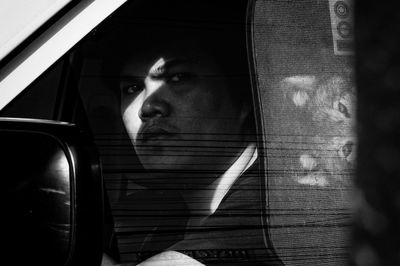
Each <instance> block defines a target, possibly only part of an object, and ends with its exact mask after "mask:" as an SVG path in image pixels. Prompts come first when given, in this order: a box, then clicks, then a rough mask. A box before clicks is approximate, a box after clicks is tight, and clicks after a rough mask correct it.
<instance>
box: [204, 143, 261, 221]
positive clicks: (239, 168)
mask: <svg viewBox="0 0 400 266" xmlns="http://www.w3.org/2000/svg"><path fill="white" fill-rule="evenodd" d="M257 157H258V153H257V148H256V145H255V144H254V143H250V144H249V145H248V146H247V147H246V149H245V150H244V151H243V152H242V154H241V155H240V156H239V158H238V159H237V160H236V161H235V162H234V163H233V164H232V165H231V167H229V168H228V170H226V172H225V173H224V174H223V175H222V176H220V177H219V178H218V179H217V180H215V181H214V182H213V183H212V184H211V185H210V187H209V188H210V189H211V190H212V191H213V194H212V197H211V201H210V207H209V208H210V209H209V211H210V215H212V214H214V212H215V211H216V210H217V209H218V207H219V205H220V204H221V202H222V200H223V198H224V197H225V195H226V194H227V193H228V191H229V189H230V188H231V187H232V185H233V184H234V183H235V181H236V180H237V179H238V178H239V177H240V176H241V175H242V174H243V173H244V172H245V171H246V170H247V169H248V168H249V167H250V166H251V165H252V164H253V163H254V161H255V160H256V159H257Z"/></svg>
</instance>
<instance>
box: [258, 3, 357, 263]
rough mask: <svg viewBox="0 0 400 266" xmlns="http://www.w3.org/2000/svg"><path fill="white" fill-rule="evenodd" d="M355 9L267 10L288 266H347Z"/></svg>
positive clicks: (271, 175)
mask: <svg viewBox="0 0 400 266" xmlns="http://www.w3.org/2000/svg"><path fill="white" fill-rule="evenodd" d="M351 11H352V5H351V1H335V0H330V1H311V0H307V1H301V2H296V1H273V0H271V1H257V3H256V8H255V21H254V39H255V54H256V65H257V71H258V74H259V76H258V81H259V84H260V92H261V98H262V108H263V110H264V122H265V124H266V125H267V127H266V128H265V140H266V142H265V144H266V154H267V158H266V165H267V167H268V168H267V173H266V174H267V183H268V188H269V192H268V200H269V202H268V204H269V216H270V217H269V224H270V226H271V227H270V237H271V240H272V242H273V244H274V247H275V249H276V251H277V253H278V255H279V256H281V257H282V258H283V261H284V263H285V264H287V265H308V264H316V265H322V264H323V265H342V264H345V261H346V259H347V253H348V250H349V245H350V243H349V233H350V224H351V207H352V206H351V204H352V191H353V179H352V178H353V173H354V166H355V165H354V163H355V154H356V139H355V107H356V106H355V104H356V101H355V100H356V99H355V95H354V93H355V88H354V77H353V76H354V71H353V64H352V63H353V62H352V60H353V55H352V41H353V39H352V30H351V29H352V14H351Z"/></svg>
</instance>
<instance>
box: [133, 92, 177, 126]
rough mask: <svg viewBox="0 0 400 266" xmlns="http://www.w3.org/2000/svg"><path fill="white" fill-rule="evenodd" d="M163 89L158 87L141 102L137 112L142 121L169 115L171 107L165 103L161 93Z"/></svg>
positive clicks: (164, 97) (165, 100) (163, 95)
mask: <svg viewBox="0 0 400 266" xmlns="http://www.w3.org/2000/svg"><path fill="white" fill-rule="evenodd" d="M165 89H166V88H164V86H160V87H159V88H157V90H156V91H153V92H152V93H151V94H150V95H148V96H147V97H146V99H145V100H144V101H143V104H142V107H141V108H140V110H139V117H140V119H142V121H146V120H149V119H152V118H155V117H165V116H168V115H169V114H170V111H171V107H170V105H169V103H168V102H167V99H166V95H165V93H163V91H164V90H165Z"/></svg>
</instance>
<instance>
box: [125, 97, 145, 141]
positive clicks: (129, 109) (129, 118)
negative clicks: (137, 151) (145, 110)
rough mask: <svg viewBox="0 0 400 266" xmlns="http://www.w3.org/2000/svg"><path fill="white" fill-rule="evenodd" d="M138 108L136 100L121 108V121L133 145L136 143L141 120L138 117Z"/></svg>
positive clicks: (138, 103)
mask: <svg viewBox="0 0 400 266" xmlns="http://www.w3.org/2000/svg"><path fill="white" fill-rule="evenodd" d="M140 106H141V105H140V102H139V99H136V100H134V101H133V102H131V103H130V104H129V105H126V106H125V108H121V112H122V120H123V122H124V125H125V129H126V131H127V133H128V135H129V138H130V139H131V141H132V142H133V144H135V143H136V139H137V135H138V132H139V129H140V126H141V125H142V120H141V119H140V117H139V110H140Z"/></svg>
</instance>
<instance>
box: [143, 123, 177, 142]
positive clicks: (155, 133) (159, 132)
mask: <svg viewBox="0 0 400 266" xmlns="http://www.w3.org/2000/svg"><path fill="white" fill-rule="evenodd" d="M174 135H176V133H174V132H173V131H170V130H167V129H164V128H162V127H158V126H148V127H144V128H143V129H142V130H140V132H139V134H138V138H137V141H140V142H147V141H150V140H156V139H164V138H170V137H172V136H174Z"/></svg>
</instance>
